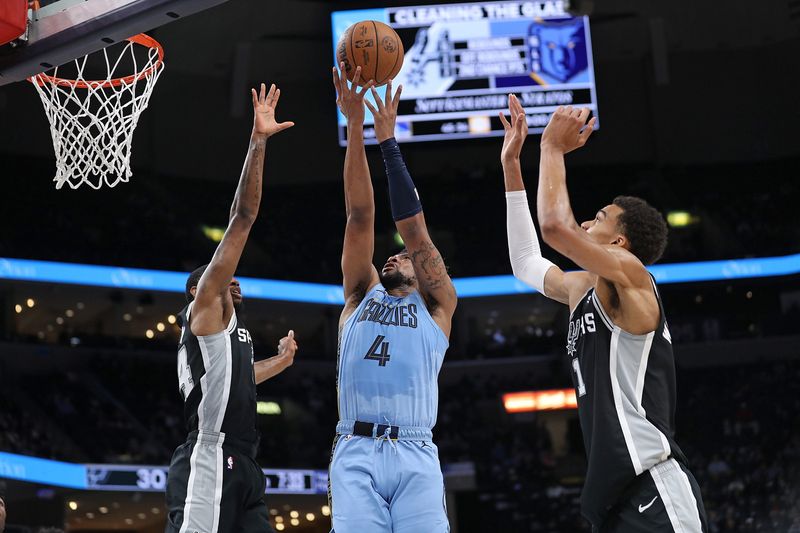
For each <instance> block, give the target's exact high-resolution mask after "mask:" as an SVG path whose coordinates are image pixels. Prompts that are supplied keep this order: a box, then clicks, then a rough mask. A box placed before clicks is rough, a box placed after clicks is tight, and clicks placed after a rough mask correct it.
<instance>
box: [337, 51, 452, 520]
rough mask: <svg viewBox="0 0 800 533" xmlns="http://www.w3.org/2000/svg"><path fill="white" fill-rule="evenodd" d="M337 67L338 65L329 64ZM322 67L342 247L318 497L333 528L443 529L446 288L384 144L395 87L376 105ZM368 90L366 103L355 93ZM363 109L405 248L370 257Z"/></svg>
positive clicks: (395, 156) (398, 167)
mask: <svg viewBox="0 0 800 533" xmlns="http://www.w3.org/2000/svg"><path fill="white" fill-rule="evenodd" d="M341 68H342V70H344V64H342V65H341ZM360 76H361V71H360V67H359V68H358V69H357V70H356V72H355V74H354V79H353V85H352V86H351V87H348V84H347V80H345V79H344V77H343V76H342V77H340V75H339V72H338V71H337V70H336V69H335V68H334V70H333V83H334V86H335V87H336V92H337V95H338V98H337V103H338V105H339V108H340V109H341V111H342V113H343V114H344V115H345V116H346V117H347V124H348V126H347V128H348V137H347V138H348V142H347V152H346V155H345V163H344V190H345V210H346V213H347V225H346V227H345V237H344V248H343V250H342V274H343V277H344V280H343V285H344V295H345V305H344V309H343V310H342V315H341V318H340V320H339V356H338V365H337V366H338V376H337V386H338V398H339V399H338V403H339V418H340V420H339V423H338V425H337V427H336V438H335V440H334V445H333V451H332V457H331V465H330V498H331V510H332V516H333V530H334V531H335V532H336V533H352V532H358V533H384V532H387V531H393V532H395V533H419V532H420V531H425V532H427V533H437V532H446V531H449V524H448V521H447V513H446V509H445V505H444V483H443V478H442V471H441V467H440V465H439V457H438V451H437V448H436V445H435V444H434V443H433V441H432V437H433V435H432V431H431V429H432V428H433V426H434V425H435V424H436V413H437V408H438V383H437V377H438V374H439V369H440V368H441V365H442V361H443V359H444V354H445V351H446V350H447V347H448V344H449V341H448V338H449V335H450V324H451V320H452V317H453V313H454V311H455V308H456V292H455V289H454V287H453V284H452V282H451V281H450V277H449V276H448V274H447V269H446V267H445V264H444V261H443V260H442V257H441V255H440V254H439V251H438V250H437V249H436V246H434V244H433V242H432V241H431V238H430V235H429V234H428V230H427V227H426V224H425V217H424V215H423V213H422V204H421V203H420V200H419V197H418V195H417V192H416V189H415V187H414V183H413V182H412V180H411V176H410V175H409V173H408V170H407V169H406V166H405V163H404V161H403V157H402V155H401V154H400V149H399V147H398V145H397V141H396V140H395V139H394V129H395V120H396V118H397V106H398V104H399V102H400V92H401V89H402V87H401V88H399V89H398V90H397V92H396V93H395V94H394V95H393V94H392V84H391V81H390V82H389V83H388V86H387V91H386V98H385V100H383V101H382V100H381V99H380V98H379V97H378V95H377V92H376V91H375V90H374V88H372V83H371V82H370V83H367V84H366V85H365V87H364V88H363V89H362V90H358V89H357V87H358V84H359V82H360ZM368 89H369V90H372V93H373V96H374V97H375V102H376V105H375V106H372V105H371V104H370V103H369V102H366V101H365V100H364V95H365V93H366V92H367V90H368ZM365 104H366V105H367V106H369V107H370V109H371V111H372V113H373V115H374V116H375V133H376V136H377V139H378V141H379V142H380V148H381V152H382V154H383V160H384V163H385V165H386V174H387V177H388V182H389V196H390V203H391V211H392V216H393V218H394V220H395V224H396V227H397V230H398V231H399V233H400V236H401V237H402V238H403V241H404V242H405V244H406V247H407V249H406V250H404V251H403V252H402V253H399V254H397V255H393V256H391V257H389V258H388V259H387V261H386V263H385V265H384V266H383V267H382V268H381V270H380V272H378V270H377V269H376V268H375V266H374V265H373V264H372V259H373V253H374V241H375V235H374V225H375V203H374V199H373V190H372V181H371V178H370V172H369V167H368V166H367V157H366V154H365V152H364V113H365V112H364V105H365Z"/></svg>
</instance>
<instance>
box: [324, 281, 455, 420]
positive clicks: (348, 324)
mask: <svg viewBox="0 0 800 533" xmlns="http://www.w3.org/2000/svg"><path fill="white" fill-rule="evenodd" d="M448 345H449V342H448V339H447V337H446V336H445V334H444V332H443V331H442V329H441V328H440V327H439V325H438V324H437V323H436V322H434V320H433V317H431V315H430V313H429V312H428V309H427V307H426V306H425V301H424V300H423V299H422V297H421V296H420V294H419V292H416V291H415V292H413V293H411V294H409V295H408V296H406V297H404V298H400V297H396V296H392V295H391V294H389V293H388V292H387V291H386V289H384V288H383V285H381V284H377V285H375V286H374V287H373V288H372V289H370V290H369V291H368V292H367V294H366V296H365V297H364V299H363V300H362V301H361V303H360V304H359V305H358V307H357V308H356V310H355V312H354V313H353V314H352V315H350V316H349V317H348V318H347V320H346V321H345V323H344V325H343V326H342V330H341V332H340V334H339V355H338V365H337V390H338V397H339V418H340V419H341V420H348V421H355V420H358V421H361V422H372V423H377V424H389V425H394V426H415V427H425V428H429V429H432V428H433V426H434V425H435V424H436V413H437V410H438V404H439V386H438V378H439V370H440V369H441V367H442V361H443V360H444V353H445V351H446V350H447V347H448Z"/></svg>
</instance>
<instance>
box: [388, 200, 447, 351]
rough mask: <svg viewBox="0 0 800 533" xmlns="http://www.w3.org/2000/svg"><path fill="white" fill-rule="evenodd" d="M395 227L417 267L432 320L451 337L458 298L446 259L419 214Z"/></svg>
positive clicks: (400, 221) (423, 218) (415, 272)
mask: <svg viewBox="0 0 800 533" xmlns="http://www.w3.org/2000/svg"><path fill="white" fill-rule="evenodd" d="M395 224H396V226H397V231H398V232H399V233H400V236H401V237H402V238H403V242H404V243H405V245H406V249H407V250H408V255H409V257H411V263H412V264H413V265H414V274H415V275H416V276H417V283H418V284H419V292H420V294H421V295H422V297H423V298H424V299H425V303H427V305H428V310H429V311H430V313H431V316H432V317H433V319H434V320H435V321H436V323H437V324H439V327H441V328H442V331H444V334H445V335H447V336H448V337H449V336H450V322H451V320H452V318H453V313H454V312H455V310H456V303H457V300H458V298H457V296H456V289H455V287H453V282H452V280H451V279H450V275H449V274H448V273H447V267H446V266H445V264H444V259H442V255H441V254H440V253H439V250H437V249H436V246H435V245H434V244H433V242H432V241H431V237H430V235H429V234H428V228H427V226H426V225H425V215H424V214H423V213H421V212H420V213H418V214H416V215H414V216H413V217H410V218H406V219H403V220H398V221H397V222H396V223H395Z"/></svg>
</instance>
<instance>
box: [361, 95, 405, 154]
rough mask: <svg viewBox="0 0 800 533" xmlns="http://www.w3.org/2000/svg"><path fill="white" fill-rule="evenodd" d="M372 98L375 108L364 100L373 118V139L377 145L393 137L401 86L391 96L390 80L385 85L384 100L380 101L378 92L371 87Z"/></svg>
mask: <svg viewBox="0 0 800 533" xmlns="http://www.w3.org/2000/svg"><path fill="white" fill-rule="evenodd" d="M371 90H372V97H373V98H374V99H375V105H376V106H377V108H376V107H375V106H373V105H372V104H371V103H370V102H369V100H364V103H365V104H366V105H367V107H368V108H369V110H370V111H371V112H372V114H373V115H374V117H375V137H376V138H377V139H378V142H379V143H382V142H383V141H385V140H387V139H391V138H392V137H394V125H395V122H396V121H397V107H398V106H399V105H400V93H402V92H403V86H402V85H401V86H399V87H398V88H397V91H396V92H395V93H394V96H392V80H389V83H387V84H386V98H385V100H381V98H380V95H379V94H378V91H376V90H375V87H371Z"/></svg>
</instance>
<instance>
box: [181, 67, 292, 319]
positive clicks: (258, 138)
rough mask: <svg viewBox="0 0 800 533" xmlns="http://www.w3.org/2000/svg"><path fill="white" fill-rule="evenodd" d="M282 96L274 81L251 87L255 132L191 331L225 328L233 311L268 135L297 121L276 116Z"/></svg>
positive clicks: (196, 302)
mask: <svg viewBox="0 0 800 533" xmlns="http://www.w3.org/2000/svg"><path fill="white" fill-rule="evenodd" d="M280 96H281V91H280V89H278V88H277V87H275V85H274V84H273V85H272V86H271V87H270V89H269V93H268V92H267V88H266V86H265V85H264V84H263V83H262V84H261V91H260V92H259V93H257V92H256V91H255V89H253V90H252V97H253V133H252V134H251V136H250V145H249V147H248V150H247V158H246V159H245V162H244V168H243V169H242V174H241V177H240V178H239V186H238V187H237V189H236V196H234V198H233V203H232V204H231V214H230V219H229V220H228V228H227V229H226V230H225V235H224V236H223V237H222V241H220V243H219V245H218V246H217V250H216V251H215V252H214V257H212V258H211V262H210V263H209V264H208V268H206V270H205V272H203V275H202V276H201V277H200V281H199V282H198V283H197V292H196V293H195V298H194V308H193V310H192V316H191V323H190V328H191V331H192V333H194V334H195V335H211V334H213V333H217V332H220V331H222V330H224V329H225V326H226V324H227V323H228V321H229V320H230V317H231V315H232V314H233V305H232V302H231V298H230V296H229V295H228V292H229V289H228V286H229V284H230V282H231V278H232V277H233V274H234V272H235V271H236V267H237V266H238V265H239V259H240V258H241V256H242V251H243V250H244V245H245V243H247V237H248V236H249V235H250V228H252V226H253V223H254V222H255V220H256V216H257V215H258V209H259V205H260V204H261V185H262V183H261V182H262V179H263V174H264V152H265V150H266V145H267V139H268V138H269V137H271V136H272V135H274V134H276V133H278V132H280V131H283V130H285V129H287V128H290V127H292V126H293V125H294V122H282V123H278V122H277V121H276V120H275V108H276V107H277V105H278V99H279V98H280ZM225 295H228V296H227V297H225Z"/></svg>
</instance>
